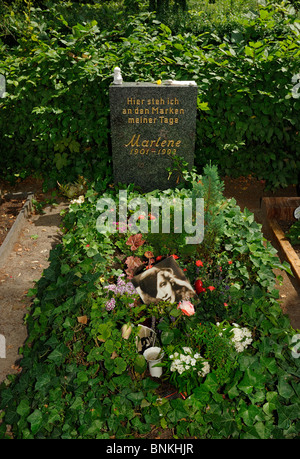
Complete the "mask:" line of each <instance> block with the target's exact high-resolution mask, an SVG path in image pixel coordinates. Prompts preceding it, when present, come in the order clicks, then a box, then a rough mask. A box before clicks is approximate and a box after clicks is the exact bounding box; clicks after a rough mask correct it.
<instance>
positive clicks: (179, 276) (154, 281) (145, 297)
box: [131, 257, 196, 304]
mask: <svg viewBox="0 0 300 459" xmlns="http://www.w3.org/2000/svg"><path fill="white" fill-rule="evenodd" d="M131 282H132V284H133V285H134V287H135V289H136V291H137V292H138V294H139V295H140V297H141V299H142V301H143V302H144V303H145V304H151V303H152V304H153V303H159V302H160V301H169V302H170V303H180V302H185V301H189V300H190V299H191V298H194V297H196V292H195V291H194V289H193V288H192V286H191V284H190V282H189V281H188V279H187V278H186V277H185V275H184V273H183V271H182V269H181V268H180V267H179V265H178V264H177V263H176V261H175V260H174V258H173V257H168V258H166V259H165V260H162V261H160V262H159V263H156V265H155V266H153V267H152V268H149V269H147V270H146V271H144V272H142V273H141V274H137V275H136V276H134V277H133V279H132V280H131Z"/></svg>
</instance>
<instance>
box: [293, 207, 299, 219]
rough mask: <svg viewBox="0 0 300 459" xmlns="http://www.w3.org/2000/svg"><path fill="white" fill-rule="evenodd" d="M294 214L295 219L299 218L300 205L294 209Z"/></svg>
mask: <svg viewBox="0 0 300 459" xmlns="http://www.w3.org/2000/svg"><path fill="white" fill-rule="evenodd" d="M294 216H295V218H296V219H297V220H300V206H299V207H297V209H296V210H295V212H294Z"/></svg>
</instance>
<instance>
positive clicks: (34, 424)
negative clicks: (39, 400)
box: [27, 410, 43, 435]
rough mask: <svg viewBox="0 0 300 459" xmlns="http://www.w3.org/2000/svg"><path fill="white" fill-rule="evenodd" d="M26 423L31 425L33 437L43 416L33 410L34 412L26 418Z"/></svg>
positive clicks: (38, 411)
mask: <svg viewBox="0 0 300 459" xmlns="http://www.w3.org/2000/svg"><path fill="white" fill-rule="evenodd" d="M27 421H28V422H29V423H30V424H31V431H32V433H33V435H35V434H36V433H37V431H38V430H39V429H40V427H41V425H42V422H43V415H42V413H41V412H40V410H34V412H33V413H31V414H30V415H29V416H28V418H27Z"/></svg>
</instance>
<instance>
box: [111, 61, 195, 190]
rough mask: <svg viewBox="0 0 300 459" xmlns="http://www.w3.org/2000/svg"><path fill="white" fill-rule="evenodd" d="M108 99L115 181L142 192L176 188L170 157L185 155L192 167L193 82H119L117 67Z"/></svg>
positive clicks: (121, 80)
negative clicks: (132, 186)
mask: <svg viewBox="0 0 300 459" xmlns="http://www.w3.org/2000/svg"><path fill="white" fill-rule="evenodd" d="M109 99H110V122H111V145H112V160H113V173H114V181H115V183H119V182H120V183H122V184H127V185H128V184H131V183H133V184H135V185H136V186H138V187H140V189H141V190H142V191H143V192H149V191H152V190H155V189H160V190H164V189H167V188H172V187H174V186H176V185H177V184H178V183H179V174H177V175H176V171H175V172H174V173H173V174H171V176H170V171H172V169H174V160H175V159H176V158H179V157H180V158H183V160H184V161H185V162H187V163H188V169H189V170H190V169H191V168H192V167H193V165H194V150H195V132H196V113H197V85H196V83H195V81H175V80H167V81H163V82H161V81H158V82H157V83H147V82H136V83H135V82H123V78H122V76H121V72H120V69H119V67H116V68H115V72H114V82H113V84H111V86H110V88H109ZM167 169H169V171H168V170H167Z"/></svg>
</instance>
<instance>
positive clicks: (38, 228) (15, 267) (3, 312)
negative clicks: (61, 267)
mask: <svg viewBox="0 0 300 459" xmlns="http://www.w3.org/2000/svg"><path fill="white" fill-rule="evenodd" d="M223 180H224V184H225V190H224V194H225V196H226V197H227V198H231V197H234V198H235V199H236V201H237V204H238V205H239V206H240V207H241V209H244V207H247V208H248V209H249V210H250V211H251V212H253V213H254V216H255V219H256V221H257V222H258V223H261V224H262V223H263V215H262V211H261V199H262V197H263V196H273V195H276V196H297V193H296V188H295V187H294V186H291V187H288V188H286V189H284V190H278V191H277V192H276V193H275V194H273V193H272V192H268V191H265V184H264V182H261V181H258V180H255V179H253V178H251V177H240V178H239V179H235V180H233V179H230V178H227V177H225V178H224V179H223ZM0 189H2V193H4V192H18V191H32V192H34V193H35V199H36V200H38V201H45V200H46V199H47V198H48V199H49V198H50V197H51V195H50V193H48V194H47V195H45V194H44V193H42V182H41V181H38V180H33V179H27V180H25V181H23V182H19V183H17V184H16V185H15V186H14V187H10V186H8V185H7V184H4V183H1V182H0ZM56 200H57V202H58V205H55V206H53V205H47V206H46V207H45V208H44V209H43V211H44V212H45V213H44V214H33V215H31V216H30V217H29V218H28V219H27V221H26V223H25V225H24V227H23V230H22V232H21V234H20V236H19V238H18V241H17V243H16V244H15V246H14V249H13V251H12V253H11V255H10V256H9V258H8V260H7V262H6V264H5V265H4V266H3V268H1V269H0V335H1V334H2V335H4V337H5V340H6V358H0V383H1V382H2V381H3V380H5V378H6V376H7V375H8V374H15V373H18V372H20V371H21V368H20V367H19V362H18V361H19V360H20V357H21V356H20V354H19V349H20V347H22V345H23V343H24V341H25V340H26V337H27V331H26V326H25V325H24V316H25V315H26V313H28V308H29V306H30V303H31V298H30V297H27V292H28V290H29V289H30V288H33V287H34V283H35V281H36V280H38V279H39V278H40V277H41V275H42V273H43V270H44V269H45V268H46V267H47V266H48V264H49V262H48V258H49V252H50V250H51V249H52V247H54V246H55V245H56V244H57V243H58V242H59V241H60V240H61V231H60V223H61V216H60V212H61V210H62V209H64V208H65V207H66V206H68V202H67V200H66V199H63V198H57V199H56ZM263 232H264V235H265V237H266V238H267V239H270V235H269V234H268V232H267V230H266V228H264V227H263ZM271 242H272V243H273V245H274V247H275V248H277V249H278V247H276V245H275V243H274V241H271ZM276 274H281V275H282V276H283V279H284V280H283V284H282V285H278V288H279V292H280V300H281V306H282V310H283V311H284V312H285V313H287V314H288V315H289V317H290V320H291V324H292V326H293V327H294V328H295V329H300V286H299V284H297V283H296V281H295V279H293V278H292V277H291V276H289V275H287V274H286V273H284V272H281V271H280V272H279V271H278V272H277V273H276Z"/></svg>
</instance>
